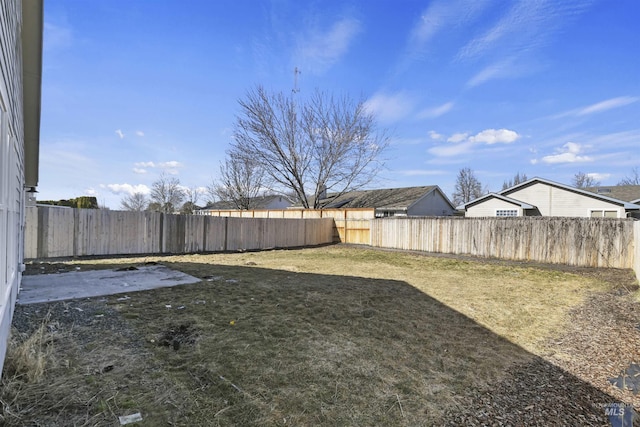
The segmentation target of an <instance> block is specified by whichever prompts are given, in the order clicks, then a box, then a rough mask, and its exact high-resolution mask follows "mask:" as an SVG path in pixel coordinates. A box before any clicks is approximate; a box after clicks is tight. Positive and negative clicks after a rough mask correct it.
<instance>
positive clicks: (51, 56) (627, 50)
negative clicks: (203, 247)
mask: <svg viewBox="0 0 640 427" xmlns="http://www.w3.org/2000/svg"><path fill="white" fill-rule="evenodd" d="M639 17H640V2H638V1H636V0H616V1H613V0H600V1H588V0H580V1H573V0H563V1H557V0H547V1H542V0H541V1H536V0H523V1H485V0H468V1H464V0H435V1H427V0H425V1H411V0H404V1H392V0H388V1H387V0H385V1H383V0H368V1H365V0H361V1H300V0H278V1H249V0H233V1H227V0H211V1H208V0H202V1H195V0H193V1H177V0H174V1H165V0H154V1H151V0H146V1H142V0H138V1H131V0H92V1H86V0H60V1H47V2H45V30H44V58H43V59H44V66H43V90H42V123H41V145H40V185H39V187H38V190H39V192H40V193H39V194H38V198H39V199H40V200H50V199H62V198H65V199H66V198H71V197H78V196H82V195H94V196H97V198H98V201H99V203H100V204H102V205H105V206H108V207H110V208H112V209H117V208H118V207H119V205H120V200H121V199H122V197H123V196H125V195H126V194H129V193H130V192H133V191H141V192H147V191H148V190H149V187H150V186H151V183H152V182H153V181H155V180H156V179H157V178H158V176H159V175H160V173H162V172H165V173H167V174H173V175H175V176H176V177H177V178H178V179H180V181H181V183H182V184H183V185H185V186H188V187H204V186H207V185H208V184H210V183H211V180H212V179H213V178H215V177H216V176H217V173H218V170H219V164H220V162H221V161H222V160H224V158H225V150H226V149H227V148H228V147H229V142H230V138H231V133H232V129H233V125H234V121H235V116H236V114H237V113H238V111H239V109H238V99H240V98H242V97H243V96H244V95H245V93H246V91H247V90H248V89H250V88H253V87H255V86H256V85H258V84H261V85H264V86H265V87H266V88H268V89H270V90H275V91H285V92H287V91H290V90H291V89H293V87H294V69H295V68H296V67H297V68H298V69H299V70H300V71H301V73H300V74H299V75H298V77H297V87H298V89H299V90H300V94H301V96H304V94H305V93H306V94H309V93H311V92H312V91H313V90H314V89H316V88H318V89H321V90H326V91H331V92H335V93H339V94H348V95H350V96H351V97H353V98H356V99H360V98H362V99H364V100H366V103H367V106H368V108H369V109H370V111H372V112H374V113H375V114H376V115H377V117H378V122H379V124H380V126H382V127H385V128H388V129H389V130H390V131H391V133H392V135H393V139H392V144H391V147H390V150H389V152H388V153H387V156H386V157H387V158H388V161H387V169H386V170H385V171H384V172H383V173H382V174H381V175H380V177H379V179H378V181H377V182H376V183H375V187H379V188H391V187H405V186H415V185H439V186H440V187H441V188H442V189H443V190H444V191H445V193H447V195H449V196H451V193H452V192H453V189H454V184H455V178H456V174H457V172H458V171H459V170H460V169H461V168H464V167H470V168H471V169H473V170H474V171H475V174H476V176H477V178H478V179H479V180H480V181H481V182H482V183H483V184H484V185H486V186H487V187H488V189H489V190H491V191H498V190H500V189H501V187H502V183H503V181H505V180H507V179H509V178H511V177H513V175H515V173H516V172H520V173H525V174H527V176H529V177H533V176H540V177H543V178H546V179H550V180H553V181H558V182H561V183H565V184H570V182H571V179H572V178H573V176H574V174H575V173H577V172H579V171H580V172H585V173H589V174H593V175H592V176H594V177H595V178H596V179H598V180H599V181H601V183H602V185H615V184H616V183H617V182H618V181H619V180H620V179H621V178H623V177H625V176H627V175H630V174H631V170H632V168H634V167H639V166H640V25H638V18H639Z"/></svg>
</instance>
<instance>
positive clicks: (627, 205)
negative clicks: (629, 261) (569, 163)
mask: <svg viewBox="0 0 640 427" xmlns="http://www.w3.org/2000/svg"><path fill="white" fill-rule="evenodd" d="M605 194H606V195H605ZM611 194H613V193H612V192H609V193H599V192H593V191H588V190H584V189H579V188H574V187H571V186H568V185H564V184H560V183H557V182H553V181H550V180H547V179H543V178H538V177H535V178H532V179H529V180H527V181H525V182H523V183H520V184H517V185H514V186H513V187H510V188H507V189H505V190H502V191H500V192H499V193H489V194H486V195H484V196H482V197H479V198H477V199H475V200H472V201H470V202H468V203H465V204H463V205H460V206H458V209H459V210H461V211H463V212H464V214H465V216H466V217H496V216H498V217H507V216H560V217H586V218H627V217H632V216H636V215H639V214H640V204H636V203H633V202H631V201H626V200H624V199H618V198H614V197H610V195H611ZM631 197H633V196H631Z"/></svg>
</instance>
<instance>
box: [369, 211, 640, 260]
mask: <svg viewBox="0 0 640 427" xmlns="http://www.w3.org/2000/svg"><path fill="white" fill-rule="evenodd" d="M638 224H639V223H638V222H636V221H633V220H628V219H607V218H605V219H594V218H530V217H527V218H477V219H476V218H454V217H439V218H384V219H376V220H373V221H371V245H372V246H376V247H385V248H396V249H405V250H418V251H426V252H440V253H452V254H468V255H474V256H480V257H495V258H501V259H509V260H527V261H539V262H548V263H556V264H568V265H576V266H588V267H615V268H634V263H635V269H636V272H638V269H639V268H640V266H639V265H638V263H639V262H640V261H638V258H639V257H640V255H639V254H638V249H637V246H638V238H639V237H638V236H636V237H634V229H635V230H636V231H635V233H636V234H638V233H640V230H638V228H640V226H639V225H638ZM634 242H635V244H634ZM634 251H635V253H634Z"/></svg>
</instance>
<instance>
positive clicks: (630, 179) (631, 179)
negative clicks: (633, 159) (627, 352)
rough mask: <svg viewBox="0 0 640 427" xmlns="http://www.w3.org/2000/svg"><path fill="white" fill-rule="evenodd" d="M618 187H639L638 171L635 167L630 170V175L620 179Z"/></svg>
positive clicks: (639, 176) (639, 171)
mask: <svg viewBox="0 0 640 427" xmlns="http://www.w3.org/2000/svg"><path fill="white" fill-rule="evenodd" d="M618 185H640V170H638V168H637V167H635V168H633V169H631V175H629V176H625V177H624V178H622V179H621V180H620V182H618Z"/></svg>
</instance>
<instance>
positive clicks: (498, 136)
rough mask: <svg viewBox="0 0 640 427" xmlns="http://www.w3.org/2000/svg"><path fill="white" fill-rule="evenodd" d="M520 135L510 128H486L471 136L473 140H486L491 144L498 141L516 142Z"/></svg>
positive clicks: (485, 141)
mask: <svg viewBox="0 0 640 427" xmlns="http://www.w3.org/2000/svg"><path fill="white" fill-rule="evenodd" d="M518 138H520V135H518V133H517V132H515V131H512V130H509V129H485V130H483V131H482V132H480V133H478V134H477V135H475V136H472V137H470V138H469V140H470V141H471V142H484V143H487V144H489V145H491V144H496V143H503V144H510V143H512V142H515V141H516V140H517V139H518Z"/></svg>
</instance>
